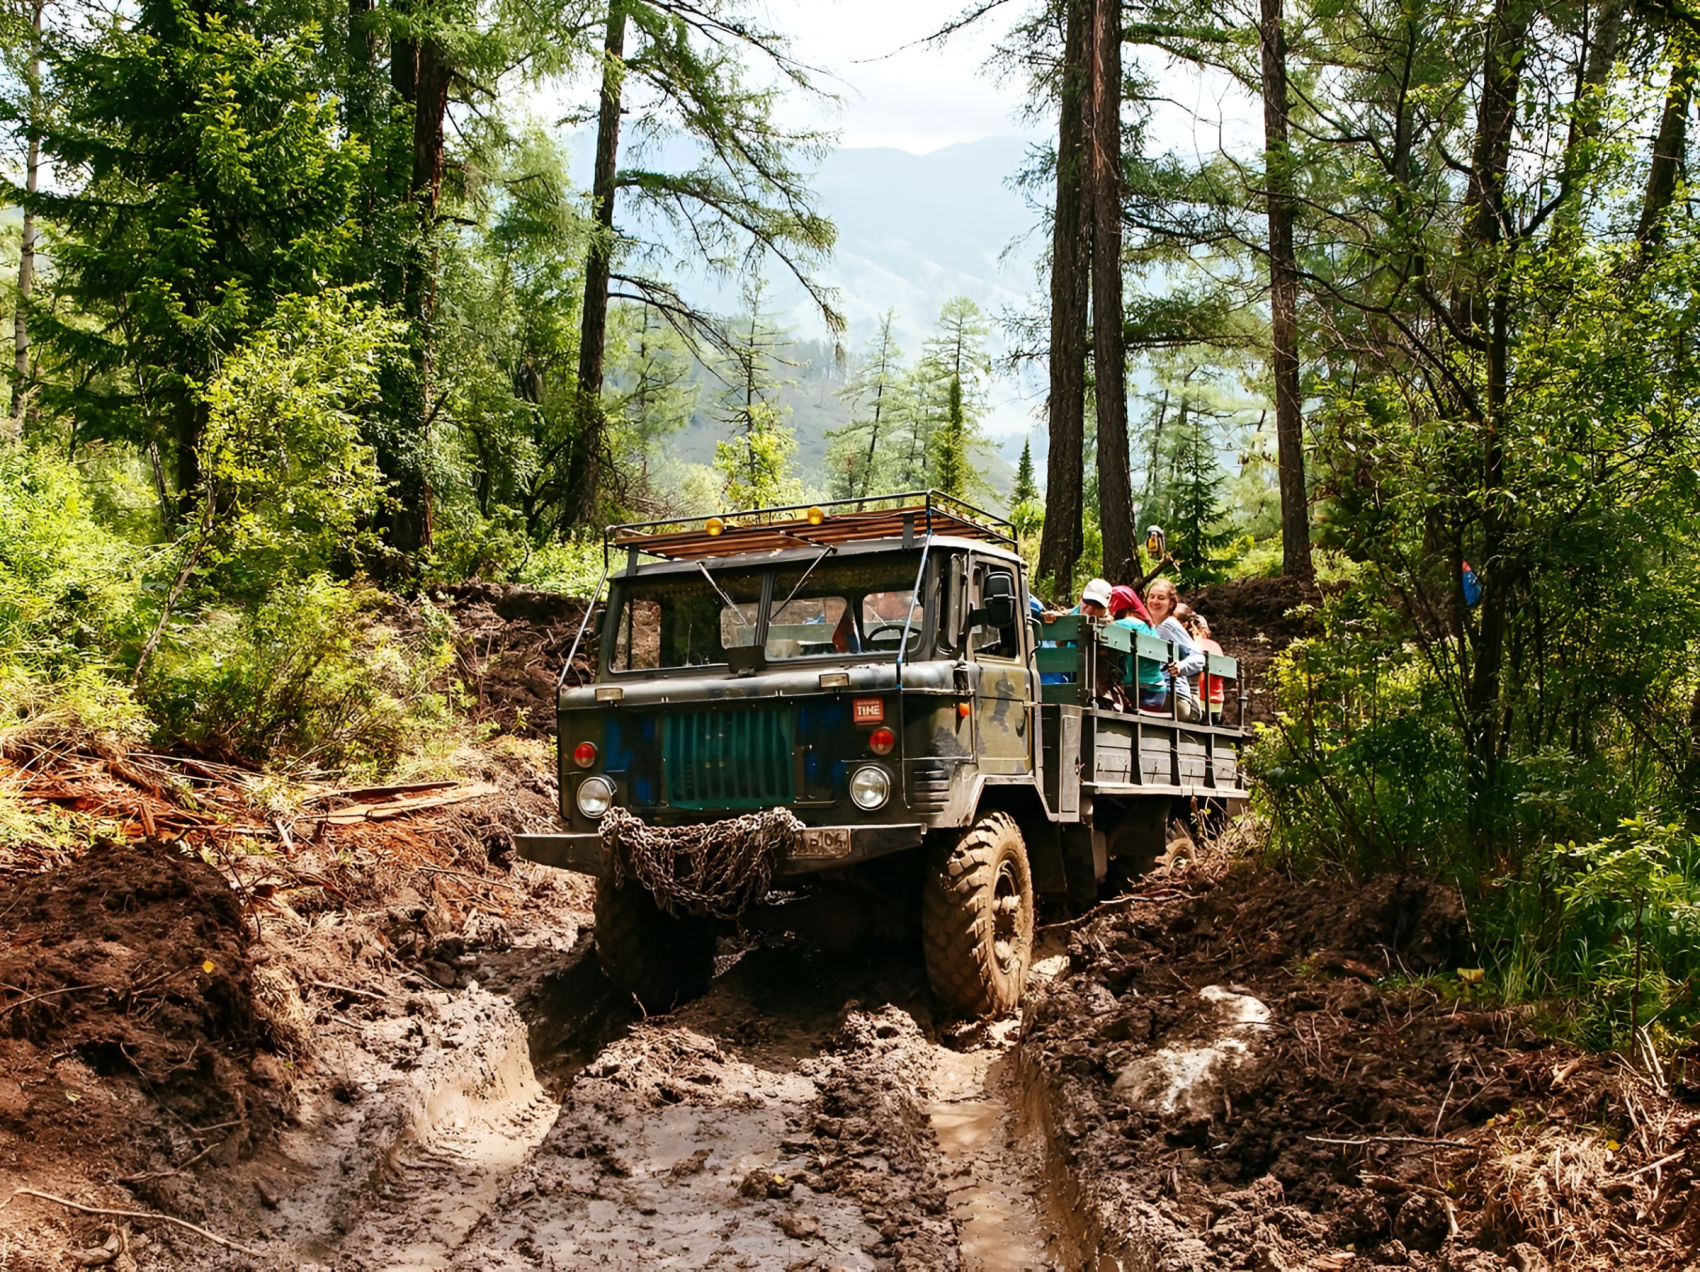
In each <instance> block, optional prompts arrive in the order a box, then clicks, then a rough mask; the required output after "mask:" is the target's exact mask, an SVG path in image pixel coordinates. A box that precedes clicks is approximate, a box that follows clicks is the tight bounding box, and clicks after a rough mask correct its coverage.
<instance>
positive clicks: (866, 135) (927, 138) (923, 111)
mask: <svg viewBox="0 0 1700 1272" xmlns="http://www.w3.org/2000/svg"><path fill="white" fill-rule="evenodd" d="M964 2H965V0H964ZM1028 7H1029V5H1028V3H1027V0H1007V2H1006V3H1005V4H1004V5H1003V6H1001V7H1000V8H998V9H994V10H993V11H992V12H991V13H990V14H988V15H987V16H986V17H984V18H982V19H980V20H979V21H978V22H977V23H975V24H974V25H973V26H971V27H970V28H968V29H967V30H965V31H963V32H961V33H959V34H957V35H955V36H953V37H951V39H949V40H948V41H946V42H945V43H944V44H943V45H937V44H929V45H924V46H920V47H906V46H913V45H915V44H916V42H917V41H919V40H922V39H924V38H925V37H926V36H928V35H930V34H932V33H933V32H934V31H936V30H937V29H938V28H939V27H941V26H943V25H944V24H945V23H947V22H948V21H950V20H951V19H952V18H953V17H955V16H956V15H957V14H959V13H960V12H961V11H962V9H963V3H959V0H769V4H768V12H769V14H770V16H771V19H772V21H773V24H774V26H776V27H778V28H779V29H781V30H784V31H787V32H790V33H792V51H793V52H794V53H795V54H796V56H797V57H798V59H799V60H801V61H803V62H805V63H807V64H809V65H811V66H814V67H818V68H819V69H821V70H823V71H826V72H827V73H828V74H829V75H831V76H832V77H834V79H835V81H836V83H835V84H834V85H833V87H834V89H835V91H836V92H837V93H838V95H839V97H840V99H841V101H840V104H839V106H838V108H837V110H836V111H832V110H828V111H827V112H825V113H824V114H823V115H822V117H821V122H822V123H823V124H825V125H826V126H828V127H835V128H837V129H838V130H840V132H841V134H842V135H841V137H840V139H839V144H840V145H841V146H845V147H856V148H859V147H867V146H891V147H895V148H896V149H898V150H906V151H908V152H909V153H911V154H928V153H931V152H932V151H934V150H939V149H942V148H943V147H945V146H949V145H954V144H955V143H957V142H964V141H978V140H980V139H981V138H984V137H1013V136H1029V135H1032V136H1037V135H1038V133H1037V132H1036V131H1035V130H1034V129H1033V127H1032V126H1031V125H1030V124H1024V123H1022V122H1021V121H1020V120H1019V119H1018V113H1019V110H1020V107H1021V105H1022V101H1023V91H1022V86H1021V85H1020V84H1019V83H1015V82H1007V83H1000V82H999V80H998V78H997V77H996V76H995V75H994V74H992V73H991V72H990V71H988V70H987V69H986V66H985V63H986V59H987V57H988V56H989V55H990V54H991V52H992V50H993V47H994V46H995V45H996V43H997V41H998V39H999V38H1000V37H1001V36H1002V35H1003V34H1004V33H1005V32H1007V31H1008V30H1009V28H1010V26H1011V25H1012V24H1013V23H1014V21H1015V20H1016V19H1017V18H1018V17H1019V16H1020V14H1021V13H1022V12H1023V11H1025V10H1026V9H1027V8H1028Z"/></svg>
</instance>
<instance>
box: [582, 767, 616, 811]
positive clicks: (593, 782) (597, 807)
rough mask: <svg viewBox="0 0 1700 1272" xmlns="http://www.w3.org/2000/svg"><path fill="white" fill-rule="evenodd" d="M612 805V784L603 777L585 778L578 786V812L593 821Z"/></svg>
mask: <svg viewBox="0 0 1700 1272" xmlns="http://www.w3.org/2000/svg"><path fill="white" fill-rule="evenodd" d="M613 803H614V783H612V782H610V781H609V780H608V779H607V778H605V777H587V778H585V779H584V781H582V782H580V783H579V784H578V810H579V812H581V813H583V814H584V815H585V816H586V817H589V818H591V819H592V820H593V821H594V820H595V819H596V818H598V817H600V816H602V814H603V813H605V812H607V811H608V809H609V808H610V807H611V806H612V805H613Z"/></svg>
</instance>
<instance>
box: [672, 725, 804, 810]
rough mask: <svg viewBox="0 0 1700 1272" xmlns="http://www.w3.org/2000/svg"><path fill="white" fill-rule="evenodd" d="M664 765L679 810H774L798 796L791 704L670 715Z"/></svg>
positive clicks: (674, 804) (674, 802)
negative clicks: (795, 777)
mask: <svg viewBox="0 0 1700 1272" xmlns="http://www.w3.org/2000/svg"><path fill="white" fill-rule="evenodd" d="M663 719H664V730H665V731H664V735H663V736H664V743H663V747H662V752H661V755H662V768H663V772H664V773H665V777H666V784H667V785H666V791H667V802H668V803H669V804H672V805H673V806H674V807H675V808H702V809H714V808H769V807H772V806H773V805H775V804H789V803H790V802H791V801H792V799H793V797H794V780H793V771H792V764H791V749H792V734H793V728H792V717H791V710H790V708H788V707H746V708H738V709H733V710H722V711H688V712H680V713H678V714H676V715H668V716H665V717H664V718H663Z"/></svg>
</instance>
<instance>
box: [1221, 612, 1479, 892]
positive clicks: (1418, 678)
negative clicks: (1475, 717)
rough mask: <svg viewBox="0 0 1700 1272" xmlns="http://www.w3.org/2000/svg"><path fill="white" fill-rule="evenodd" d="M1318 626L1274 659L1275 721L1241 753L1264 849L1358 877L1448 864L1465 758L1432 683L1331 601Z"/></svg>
mask: <svg viewBox="0 0 1700 1272" xmlns="http://www.w3.org/2000/svg"><path fill="white" fill-rule="evenodd" d="M1323 627H1324V633H1325V634H1324V635H1323V636H1321V637H1319V638H1315V639H1310V640H1300V641H1295V642H1294V643H1293V644H1291V645H1289V646H1288V647H1287V649H1286V650H1285V651H1283V652H1282V653H1281V654H1280V655H1279V656H1277V658H1276V659H1275V661H1274V663H1273V665H1272V666H1271V668H1270V677H1269V683H1270V687H1271V689H1272V691H1273V693H1274V695H1275V705H1276V722H1275V724H1274V725H1264V726H1261V727H1260V728H1259V731H1258V739H1257V742H1256V745H1255V746H1254V748H1253V749H1252V750H1251V752H1250V753H1248V756H1247V764H1248V766H1249V767H1250V769H1251V771H1252V773H1253V774H1254V775H1255V776H1256V777H1257V778H1258V782H1257V785H1256V787H1255V797H1256V799H1257V800H1258V802H1259V804H1260V805H1261V807H1262V809H1263V811H1264V813H1265V814H1266V816H1267V817H1268V820H1269V826H1270V846H1271V850H1272V851H1273V852H1275V853H1276V854H1277V855H1278V856H1280V857H1282V858H1283V859H1284V860H1286V861H1287V862H1289V863H1290V864H1295V865H1299V866H1308V867H1312V868H1324V867H1326V868H1344V869H1347V870H1349V871H1352V872H1354V873H1359V874H1368V873H1371V872H1373V871H1376V870H1381V869H1390V868H1399V869H1412V868H1418V869H1421V868H1428V869H1447V868H1454V867H1456V865H1457V864H1458V862H1459V859H1460V856H1461V854H1462V851H1463V849H1464V847H1465V844H1464V843H1463V842H1462V840H1461V838H1460V836H1461V835H1462V834H1464V833H1466V827H1467V819H1466V818H1465V817H1464V815H1463V813H1464V806H1465V804H1464V801H1465V797H1466V789H1465V758H1464V752H1463V748H1462V747H1461V746H1460V745H1459V743H1458V740H1457V738H1456V736H1455V735H1454V734H1452V733H1451V732H1450V731H1449V730H1448V729H1447V728H1446V727H1445V713H1444V711H1443V710H1439V709H1438V708H1439V707H1440V706H1441V704H1440V703H1439V702H1438V701H1437V700H1438V699H1439V698H1440V696H1441V687H1440V685H1439V684H1438V682H1437V681H1436V679H1435V678H1434V677H1433V675H1432V674H1430V672H1429V670H1428V668H1427V667H1426V666H1425V665H1424V664H1423V663H1421V662H1420V661H1419V660H1418V659H1417V658H1416V657H1415V656H1414V655H1412V654H1410V653H1409V652H1408V651H1401V650H1399V649H1397V648H1391V649H1390V648H1388V641H1387V640H1386V639H1385V637H1383V636H1382V635H1380V631H1381V627H1380V625H1379V624H1377V623H1376V622H1374V621H1373V620H1372V619H1370V618H1369V617H1368V616H1359V615H1353V614H1351V613H1350V612H1349V611H1348V610H1347V609H1346V608H1344V607H1343V605H1342V603H1341V602H1338V601H1330V602H1328V603H1327V604H1326V605H1325V606H1324V609H1323Z"/></svg>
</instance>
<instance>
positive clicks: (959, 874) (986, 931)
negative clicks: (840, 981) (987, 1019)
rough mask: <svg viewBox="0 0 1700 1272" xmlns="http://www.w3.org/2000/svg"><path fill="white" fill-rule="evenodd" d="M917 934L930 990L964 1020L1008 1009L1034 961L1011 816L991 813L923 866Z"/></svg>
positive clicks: (1026, 890)
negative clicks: (919, 929)
mask: <svg viewBox="0 0 1700 1272" xmlns="http://www.w3.org/2000/svg"><path fill="white" fill-rule="evenodd" d="M921 936H922V941H923V947H924V951H925V955H926V963H927V980H928V981H930V982H931V983H932V987H933V992H934V993H935V994H937V995H938V996H939V998H941V999H942V1000H943V1001H944V1002H945V1003H946V1004H947V1005H949V1006H950V1007H951V1008H953V1009H954V1010H956V1011H959V1012H961V1013H963V1014H965V1015H969V1016H1000V1015H1003V1014H1005V1013H1007V1012H1011V1011H1014V1010H1015V1009H1016V1007H1017V1006H1018V1005H1019V1004H1020V1002H1021V991H1022V989H1023V988H1025V986H1026V984H1027V969H1028V967H1029V965H1030V964H1031V963H1032V961H1033V876H1032V872H1031V871H1030V870H1029V869H1028V865H1027V846H1026V844H1024V843H1023V842H1022V839H1021V831H1020V829H1019V828H1017V826H1016V824H1015V819H1014V818H1012V817H1010V816H1009V814H1007V813H991V814H988V815H987V816H985V817H982V818H981V819H980V820H979V821H978V822H976V823H975V824H974V825H973V826H972V827H971V828H970V829H969V830H968V831H967V832H966V833H965V834H964V835H963V836H962V837H961V838H960V839H958V840H957V841H956V842H955V843H954V844H950V845H948V846H947V847H946V848H944V849H942V850H940V851H939V852H938V853H937V855H936V856H935V858H934V860H933V861H932V862H931V863H930V865H929V868H928V872H927V879H926V882H925V884H924V885H923V892H922V909H921Z"/></svg>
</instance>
